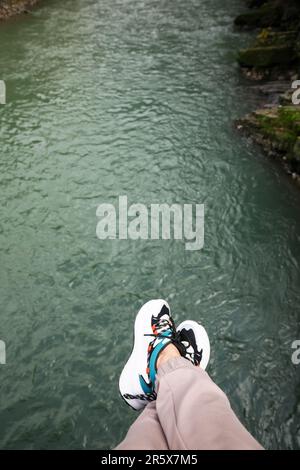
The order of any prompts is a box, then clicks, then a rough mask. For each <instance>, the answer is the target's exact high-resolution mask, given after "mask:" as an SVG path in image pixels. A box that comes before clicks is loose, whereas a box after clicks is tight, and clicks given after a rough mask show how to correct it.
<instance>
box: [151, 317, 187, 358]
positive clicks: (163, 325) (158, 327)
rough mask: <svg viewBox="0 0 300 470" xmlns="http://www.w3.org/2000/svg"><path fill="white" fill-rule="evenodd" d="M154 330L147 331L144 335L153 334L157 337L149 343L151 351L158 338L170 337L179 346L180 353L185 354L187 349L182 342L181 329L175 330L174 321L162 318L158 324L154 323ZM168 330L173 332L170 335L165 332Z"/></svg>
mask: <svg viewBox="0 0 300 470" xmlns="http://www.w3.org/2000/svg"><path fill="white" fill-rule="evenodd" d="M152 330H153V333H148V334H147V333H146V334H145V335H144V336H153V337H154V338H155V339H154V340H153V341H151V343H150V344H149V349H148V352H149V353H151V352H152V351H153V344H154V343H155V341H156V340H157V339H162V338H169V339H170V340H171V342H172V344H174V345H175V346H176V347H177V349H178V350H179V352H180V354H181V355H184V353H185V352H186V351H185V347H184V345H183V344H182V343H181V340H180V331H176V330H175V326H174V323H173V322H172V321H169V320H167V319H164V320H161V321H160V322H158V323H157V324H155V325H153V327H152ZM168 331H170V333H171V334H170V335H166V334H164V333H165V332H168Z"/></svg>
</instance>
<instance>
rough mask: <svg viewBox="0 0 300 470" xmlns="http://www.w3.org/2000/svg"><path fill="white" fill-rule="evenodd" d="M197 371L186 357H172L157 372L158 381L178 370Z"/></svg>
mask: <svg viewBox="0 0 300 470" xmlns="http://www.w3.org/2000/svg"><path fill="white" fill-rule="evenodd" d="M187 368H188V369H195V366H194V365H193V364H192V363H191V362H190V361H188V360H187V359H185V358H184V357H172V358H171V359H169V360H168V361H167V362H164V363H163V364H162V365H161V366H159V368H158V370H157V379H158V380H159V379H160V378H161V377H163V376H164V375H166V374H169V373H170V372H173V371H174V370H177V369H187Z"/></svg>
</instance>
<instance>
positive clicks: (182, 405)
mask: <svg viewBox="0 0 300 470" xmlns="http://www.w3.org/2000/svg"><path fill="white" fill-rule="evenodd" d="M171 347H172V346H170V348H171ZM168 348H169V347H167V348H166V349H165V351H163V352H162V353H161V357H160V358H159V360H160V362H158V373H157V400H156V410H157V414H158V418H159V421H160V424H161V427H162V429H163V431H164V434H165V437H166V440H167V445H168V447H169V449H171V450H175V449H177V450H186V449H187V450H196V449H199V450H201V449H216V450H217V449H253V450H254V449H262V447H261V445H260V444H258V442H257V441H256V440H255V439H254V438H253V437H252V436H251V435H250V434H249V432H248V431H247V430H246V429H245V428H244V426H243V425H242V424H241V423H240V421H239V420H238V418H237V417H236V415H235V414H234V412H233V410H232V409H231V407H230V403H229V401H228V399H227V397H226V395H225V394H224V392H222V390H221V389H220V388H219V387H218V386H217V385H216V384H215V383H214V382H213V381H212V380H211V379H210V377H209V376H208V374H207V373H206V372H205V371H204V370H202V369H201V368H200V367H196V366H194V365H193V364H192V363H191V362H189V361H187V360H186V359H184V358H182V357H180V356H179V354H178V353H176V352H175V351H174V350H172V353H171V356H170V357H168ZM164 356H165V358H164Z"/></svg>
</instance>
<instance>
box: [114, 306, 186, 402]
mask: <svg viewBox="0 0 300 470" xmlns="http://www.w3.org/2000/svg"><path fill="white" fill-rule="evenodd" d="M178 336H179V334H178V333H176V329H175V325H174V321H173V319H172V317H171V314H170V307H169V305H168V303H167V302H166V301H165V300H162V299H155V300H150V301H149V302H147V303H146V304H144V305H143V306H142V308H141V309H140V311H139V312H138V314H137V316H136V319H135V324H134V344H133V349H132V352H131V355H130V357H129V359H128V361H127V363H126V364H125V367H124V369H123V371H122V373H121V376H120V380H119V389H120V393H121V395H122V397H123V398H124V400H125V401H126V402H127V403H128V405H130V406H131V407H132V408H133V409H135V410H140V409H142V408H144V407H145V406H146V405H147V403H148V402H149V401H153V400H155V399H156V391H155V378H156V373H157V365H156V364H157V358H158V355H159V353H160V352H161V351H162V350H163V349H164V348H165V347H166V346H167V345H168V344H170V343H172V344H174V345H175V346H176V345H177V347H178V349H179V350H180V352H181V350H184V348H182V346H181V345H180V344H176V343H177V340H176V338H178Z"/></svg>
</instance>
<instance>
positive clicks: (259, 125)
mask: <svg viewBox="0 0 300 470" xmlns="http://www.w3.org/2000/svg"><path fill="white" fill-rule="evenodd" d="M251 119H252V127H254V128H256V131H258V132H259V133H260V134H261V135H262V136H263V137H265V138H268V139H270V140H271V141H272V143H273V144H274V145H275V146H277V147H278V148H280V149H281V150H284V151H286V152H289V154H290V156H291V157H292V158H293V155H294V146H295V144H296V142H297V141H298V138H299V137H300V109H299V108H298V107H296V106H283V107H278V108H271V109H263V110H259V111H257V112H256V113H254V114H253V115H252V117H251ZM297 149H298V147H297ZM299 155H300V147H299Z"/></svg>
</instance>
